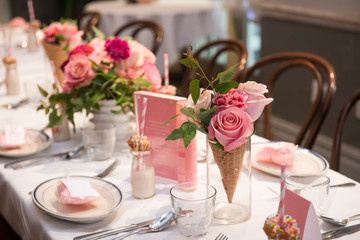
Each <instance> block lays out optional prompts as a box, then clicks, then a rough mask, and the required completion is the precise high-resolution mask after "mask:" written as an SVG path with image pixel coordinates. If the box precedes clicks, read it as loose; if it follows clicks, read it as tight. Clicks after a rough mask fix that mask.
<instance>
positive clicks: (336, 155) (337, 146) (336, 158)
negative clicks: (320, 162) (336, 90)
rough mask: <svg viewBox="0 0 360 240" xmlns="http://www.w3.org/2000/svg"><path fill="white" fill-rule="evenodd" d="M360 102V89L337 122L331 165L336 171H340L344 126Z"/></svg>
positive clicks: (348, 102) (344, 107)
mask: <svg viewBox="0 0 360 240" xmlns="http://www.w3.org/2000/svg"><path fill="white" fill-rule="evenodd" d="M359 100H360V89H358V90H357V91H355V92H354V93H353V94H352V95H351V96H350V97H349V98H348V99H347V100H346V101H345V104H344V105H343V107H342V109H341V111H340V113H339V116H338V119H337V122H336V129H335V134H334V139H333V145H332V151H331V163H330V168H331V169H332V170H335V171H339V170H340V152H341V143H342V136H343V130H344V125H345V122H346V119H347V117H348V115H349V113H350V111H351V110H352V109H353V108H354V106H355V104H356V103H357V102H358V101H359Z"/></svg>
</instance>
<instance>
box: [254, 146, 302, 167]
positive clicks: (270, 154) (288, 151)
mask: <svg viewBox="0 0 360 240" xmlns="http://www.w3.org/2000/svg"><path fill="white" fill-rule="evenodd" d="M294 150H295V144H293V143H288V142H276V143H271V144H269V145H267V146H266V147H264V148H263V149H261V150H260V151H259V152H258V153H257V154H256V159H257V161H259V162H266V163H273V164H276V165H281V164H283V163H284V164H286V166H288V167H291V166H292V165H293V162H294V156H293V154H294Z"/></svg>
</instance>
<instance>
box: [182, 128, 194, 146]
mask: <svg viewBox="0 0 360 240" xmlns="http://www.w3.org/2000/svg"><path fill="white" fill-rule="evenodd" d="M181 129H182V131H183V134H182V138H183V140H184V145H185V148H187V146H189V144H190V143H191V140H193V139H194V137H195V135H196V129H195V128H194V127H193V126H192V125H191V124H190V123H189V122H184V123H183V124H182V125H181Z"/></svg>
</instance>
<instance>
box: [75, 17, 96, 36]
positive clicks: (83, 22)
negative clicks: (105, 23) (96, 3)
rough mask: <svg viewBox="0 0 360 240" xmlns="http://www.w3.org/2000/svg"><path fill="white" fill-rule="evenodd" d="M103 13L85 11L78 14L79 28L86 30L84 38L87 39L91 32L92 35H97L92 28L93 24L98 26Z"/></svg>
mask: <svg viewBox="0 0 360 240" xmlns="http://www.w3.org/2000/svg"><path fill="white" fill-rule="evenodd" d="M100 17H101V14H100V13H99V12H83V13H81V14H80V15H79V16H77V18H76V21H77V25H78V29H81V30H83V31H84V35H83V36H82V38H83V39H84V40H85V39H87V37H88V34H90V36H91V37H94V36H95V33H94V31H93V30H92V27H93V26H97V25H98V23H99V21H100Z"/></svg>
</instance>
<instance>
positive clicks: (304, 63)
mask: <svg viewBox="0 0 360 240" xmlns="http://www.w3.org/2000/svg"><path fill="white" fill-rule="evenodd" d="M270 64H277V68H276V69H275V70H274V71H273V73H272V75H271V76H270V78H267V79H268V81H267V82H266V85H267V87H268V89H269V93H268V94H267V96H268V97H271V96H272V94H273V91H274V85H275V83H276V82H277V80H278V77H279V76H280V75H282V74H283V73H284V72H285V71H288V70H290V69H292V68H295V67H302V68H306V69H308V70H309V71H310V72H311V73H312V74H313V75H314V78H315V79H316V81H317V89H316V96H315V100H314V101H313V103H312V104H311V106H310V109H309V110H308V113H307V115H306V117H305V120H304V121H303V123H302V125H301V128H300V130H299V132H298V134H297V136H296V139H295V141H294V143H295V144H297V145H300V146H303V147H305V148H308V149H312V147H313V145H314V143H315V139H316V137H317V135H318V133H319V131H320V128H321V126H322V124H323V122H324V120H325V117H326V115H327V113H328V110H329V107H330V105H331V101H332V98H333V95H334V93H335V88H336V76H335V70H334V68H333V67H332V66H331V64H330V63H328V62H327V61H326V60H325V59H323V58H321V57H319V56H317V55H314V54H309V53H302V52H284V53H276V54H271V55H268V56H265V57H263V58H261V59H260V60H259V61H258V62H256V63H255V64H254V65H253V66H252V67H250V68H249V69H247V70H246V71H244V72H243V73H242V74H241V76H240V77H239V81H240V82H245V81H248V80H250V78H251V76H252V75H253V74H254V72H255V71H256V70H258V69H261V68H262V67H264V66H267V65H270ZM310 80H312V79H311V78H310ZM323 84H326V85H327V88H325V89H326V90H324V87H323ZM272 104H275V103H272ZM272 104H270V105H268V106H267V107H266V108H265V109H264V137H266V138H268V139H272V132H271V124H270V120H271V106H272ZM298 107H302V106H298Z"/></svg>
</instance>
